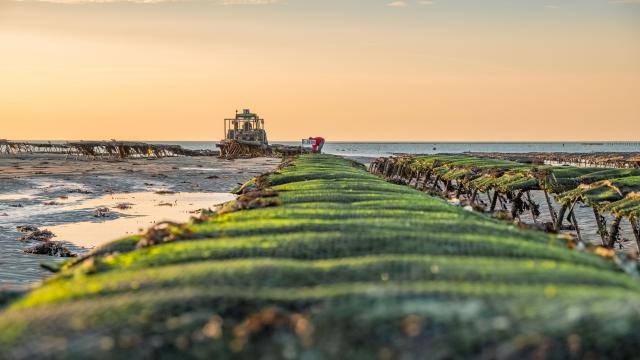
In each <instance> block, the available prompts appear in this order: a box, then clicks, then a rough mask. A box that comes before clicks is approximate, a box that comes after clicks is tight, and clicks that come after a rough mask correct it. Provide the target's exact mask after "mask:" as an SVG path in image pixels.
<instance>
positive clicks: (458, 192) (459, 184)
mask: <svg viewBox="0 0 640 360" xmlns="http://www.w3.org/2000/svg"><path fill="white" fill-rule="evenodd" d="M461 193H462V182H460V181H458V190H456V199H457V198H459V197H460V194H461Z"/></svg>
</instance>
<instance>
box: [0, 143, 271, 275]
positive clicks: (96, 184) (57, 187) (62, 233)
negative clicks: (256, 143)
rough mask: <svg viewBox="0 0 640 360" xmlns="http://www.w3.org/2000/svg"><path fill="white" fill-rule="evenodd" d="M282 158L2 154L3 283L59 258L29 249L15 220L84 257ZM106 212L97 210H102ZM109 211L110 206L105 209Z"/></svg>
mask: <svg viewBox="0 0 640 360" xmlns="http://www.w3.org/2000/svg"><path fill="white" fill-rule="evenodd" d="M278 164H280V159H275V158H257V159H238V160H234V161H229V160H224V159H219V158H217V157H204V156H203V157H168V158H160V159H129V160H87V159H83V158H79V159H76V158H67V157H65V156H62V155H50V154H47V155H45V154H33V155H31V154H29V155H23V156H19V157H0V250H1V251H0V288H1V287H4V288H7V287H11V288H14V287H18V288H21V287H25V286H29V285H31V284H34V283H36V282H38V281H39V280H41V279H43V278H45V277H46V276H47V275H48V274H49V272H48V270H46V269H44V268H43V267H42V266H41V264H43V263H48V262H59V261H62V260H64V259H63V258H61V257H54V256H47V255H35V254H27V253H25V252H24V250H25V249H27V248H29V247H30V246H34V245H36V244H37V242H36V241H19V240H18V239H19V238H21V237H22V236H23V235H24V234H23V233H21V232H20V231H18V229H17V227H18V226H24V225H29V226H35V227H37V228H39V229H42V230H50V231H51V232H53V234H54V235H56V236H55V237H54V238H53V239H52V240H54V241H60V242H62V244H63V245H64V246H65V247H66V248H68V249H69V250H70V251H71V252H73V253H75V254H78V255H81V254H83V253H85V252H87V251H89V250H91V249H92V248H94V247H96V246H99V245H101V244H102V243H104V242H107V241H110V240H113V239H115V238H119V237H123V236H126V235H130V234H134V233H137V232H139V231H140V230H141V229H146V228H148V227H149V226H152V225H153V224H155V223H157V222H161V221H165V220H171V221H177V222H183V221H186V220H187V219H188V218H189V217H191V216H193V215H194V214H196V213H197V211H198V210H200V209H209V208H212V207H214V206H215V205H217V204H220V203H223V202H226V201H229V200H231V199H233V195H231V194H230V193H229V192H230V191H231V190H232V189H233V188H234V187H236V186H237V185H238V183H241V182H244V181H246V180H247V179H249V178H251V177H253V176H256V175H258V174H262V173H264V172H268V171H270V170H272V169H274V168H275V167H276V166H278ZM100 209H101V210H102V211H99V210H100ZM104 210H106V211H104Z"/></svg>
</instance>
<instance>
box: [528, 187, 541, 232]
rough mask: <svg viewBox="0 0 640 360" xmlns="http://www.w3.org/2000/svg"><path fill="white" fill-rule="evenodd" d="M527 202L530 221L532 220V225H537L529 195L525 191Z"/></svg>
mask: <svg viewBox="0 0 640 360" xmlns="http://www.w3.org/2000/svg"><path fill="white" fill-rule="evenodd" d="M527 201H528V202H529V214H530V215H531V219H533V223H534V224H537V223H538V219H536V214H535V213H534V212H533V200H531V193H530V192H529V191H528V190H527Z"/></svg>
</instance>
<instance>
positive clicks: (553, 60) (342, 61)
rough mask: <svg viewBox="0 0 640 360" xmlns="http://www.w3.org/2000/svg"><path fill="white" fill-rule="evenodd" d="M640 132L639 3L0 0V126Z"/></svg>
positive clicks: (388, 134) (291, 132)
mask: <svg viewBox="0 0 640 360" xmlns="http://www.w3.org/2000/svg"><path fill="white" fill-rule="evenodd" d="M245 107H250V108H251V109H252V110H254V111H256V112H258V113H259V114H260V115H261V116H262V117H264V118H265V119H266V125H267V130H268V132H269V137H270V138H271V139H274V140H297V139H301V138H303V137H308V136H311V135H313V136H317V135H320V136H324V137H325V138H327V139H328V140H341V141H345V140H357V141H371V140H376V141H415V140H425V141H520V140H524V141H527V140H552V141H571V140H578V141H581V140H640V136H639V134H640V0H618V1H615V0H612V1H609V0H549V1H541V0H467V1H462V0H436V1H419V0H406V1H392V0H281V1H277V0H191V1H186V0H172V1H163V0H137V1H132V0H120V1H114V0H51V1H36V0H23V1H13V0H0V139H2V138H6V139H52V140H56V139H84V140H89V139H91V140H101V139H112V138H115V139H119V140H219V139H220V138H221V137H222V136H223V134H222V133H223V131H222V126H223V123H222V119H223V118H225V117H229V116H232V115H233V114H234V112H235V110H236V109H238V110H240V109H242V108H245Z"/></svg>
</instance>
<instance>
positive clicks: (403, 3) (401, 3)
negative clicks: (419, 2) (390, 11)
mask: <svg viewBox="0 0 640 360" xmlns="http://www.w3.org/2000/svg"><path fill="white" fill-rule="evenodd" d="M387 6H391V7H407V6H409V4H407V2H406V1H402V0H399V1H392V2H390V3H388V4H387Z"/></svg>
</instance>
